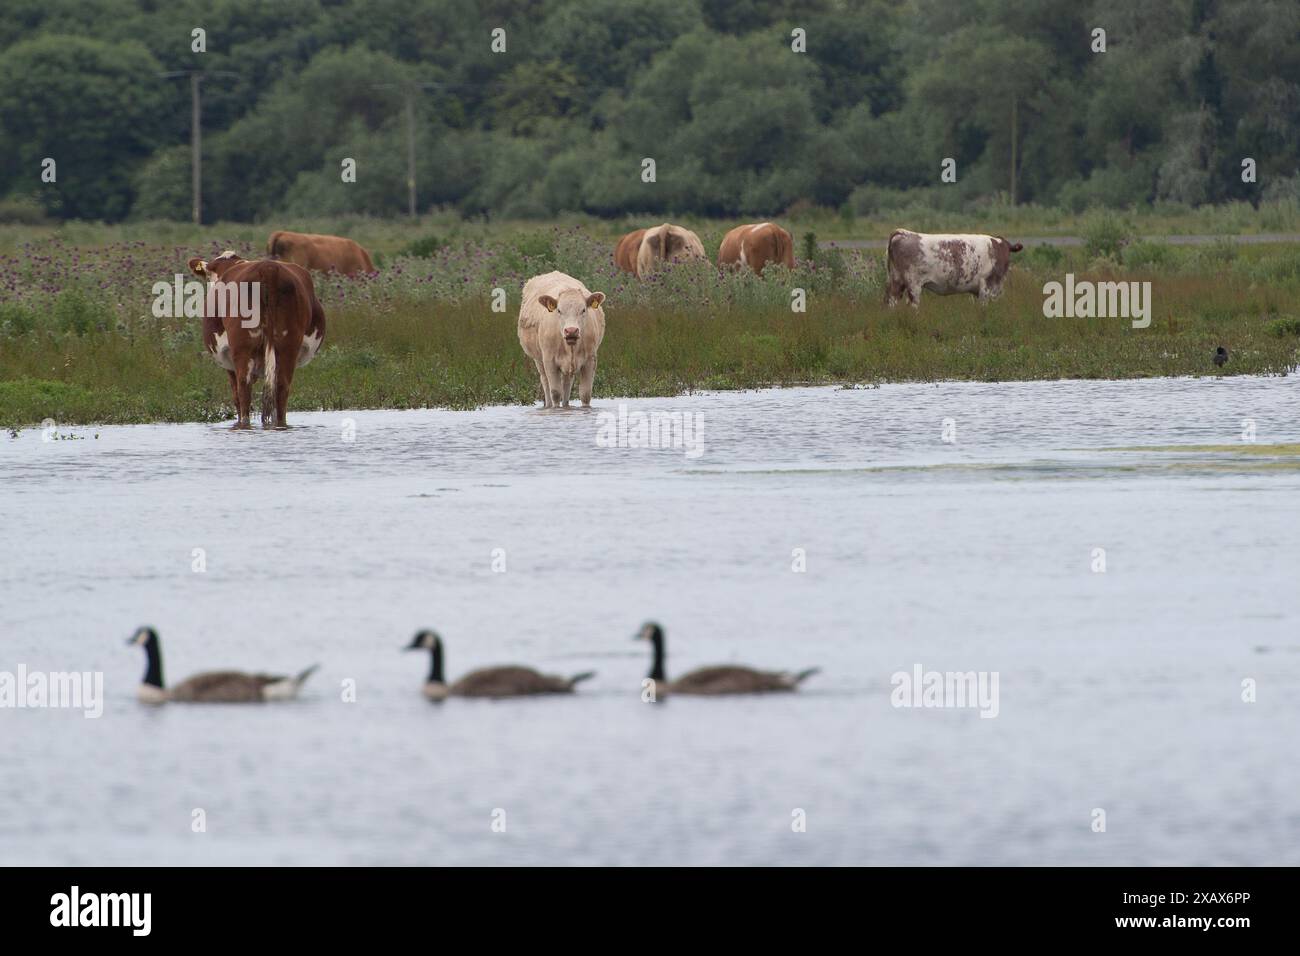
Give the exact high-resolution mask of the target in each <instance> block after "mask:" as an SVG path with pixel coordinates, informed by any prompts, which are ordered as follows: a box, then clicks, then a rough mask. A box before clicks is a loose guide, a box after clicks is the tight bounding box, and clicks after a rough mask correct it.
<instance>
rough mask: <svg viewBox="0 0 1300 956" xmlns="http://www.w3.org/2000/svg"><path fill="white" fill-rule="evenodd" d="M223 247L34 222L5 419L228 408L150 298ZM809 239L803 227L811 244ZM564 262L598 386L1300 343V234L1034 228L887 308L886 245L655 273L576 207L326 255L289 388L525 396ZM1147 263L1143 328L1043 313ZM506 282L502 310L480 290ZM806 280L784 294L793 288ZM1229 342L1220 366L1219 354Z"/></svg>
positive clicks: (1162, 357) (462, 402)
mask: <svg viewBox="0 0 1300 956" xmlns="http://www.w3.org/2000/svg"><path fill="white" fill-rule="evenodd" d="M226 247H233V248H236V249H241V250H242V251H245V252H249V253H252V252H254V251H255V249H256V246H255V244H254V242H253V241H252V240H250V239H247V238H241V236H239V235H217V236H215V237H214V236H213V235H211V234H209V235H208V237H207V238H206V239H205V241H204V242H203V243H193V244H188V243H187V244H182V243H176V244H166V245H163V244H159V243H156V242H155V243H146V242H143V241H140V240H130V241H123V242H119V243H110V244H107V245H102V246H96V247H81V246H77V245H73V244H71V243H68V242H66V241H63V240H60V239H54V240H36V241H29V242H28V243H27V244H26V245H25V246H20V247H19V248H18V249H17V250H16V251H14V252H10V253H2V254H0V295H2V296H3V298H0V424H3V425H7V426H20V425H27V424H33V423H37V422H40V421H42V420H43V419H46V418H51V419H54V420H55V421H57V422H59V423H66V424H72V423H86V422H139V421H215V420H222V419H225V418H227V417H230V414H231V412H230V407H229V393H228V390H227V385H226V377H225V373H224V372H222V371H221V370H220V369H218V368H217V367H216V366H215V365H214V364H212V362H211V360H210V359H208V358H207V357H206V356H204V355H203V353H202V350H201V348H200V343H199V336H198V322H197V320H194V319H184V318H156V317H155V316H154V315H153V314H152V311H151V306H152V303H153V294H152V285H153V283H155V282H158V281H164V282H166V281H170V280H171V277H172V276H173V275H174V274H175V273H176V272H178V271H180V270H182V269H183V268H184V262H185V259H186V258H187V257H188V256H189V255H192V254H211V253H213V252H215V251H219V250H220V249H222V248H226ZM801 251H802V248H801ZM552 268H559V269H562V270H564V271H566V272H569V273H571V274H573V275H577V276H580V277H582V278H583V279H584V281H586V282H587V284H588V285H589V286H590V287H591V288H596V289H600V290H602V291H604V292H605V293H606V294H607V295H608V297H609V300H608V302H607V306H606V311H607V315H608V329H607V333H606V339H605V343H604V345H603V346H602V348H601V353H600V369H599V372H598V375H597V380H596V394H597V397H598V398H600V397H602V396H614V395H628V396H638V395H672V394H678V393H680V392H683V391H689V390H696V389H727V388H749V387H756V386H760V385H770V384H778V385H779V384H793V383H807V382H820V383H834V382H844V383H874V382H880V381H903V380H911V381H931V380H938V379H969V380H981V381H993V380H1013V379H1038V378H1061V377H1070V378H1125V377H1138V376H1152V375H1187V374H1191V375H1197V374H1204V375H1215V374H1245V373H1254V374H1280V373H1284V372H1287V371H1289V370H1291V369H1293V368H1294V367H1295V365H1296V363H1297V351H1298V346H1300V249H1297V248H1295V247H1293V246H1285V245H1272V246H1270V245H1259V246H1250V247H1242V246H1232V245H1228V244H1221V245H1220V244H1216V245H1211V246H1203V247H1178V246H1165V245H1160V244H1155V243H1150V242H1140V241H1139V242H1130V243H1127V244H1123V245H1120V244H1113V245H1112V246H1107V244H1106V243H1104V242H1103V243H1102V244H1101V245H1100V246H1096V247H1093V248H1089V249H1084V248H1077V249H1067V250H1062V249H1058V248H1051V247H1038V248H1034V249H1032V250H1027V251H1026V252H1025V253H1022V254H1021V255H1019V256H1017V258H1016V265H1015V267H1014V268H1013V270H1012V274H1011V280H1010V282H1009V283H1008V286H1007V291H1006V293H1005V295H1004V296H1003V298H1002V299H1001V300H999V301H997V302H994V303H992V304H991V305H989V306H988V307H986V308H981V307H980V306H978V305H977V303H975V301H974V300H973V299H971V298H970V297H968V296H960V297H958V296H953V297H948V298H941V297H937V296H930V295H927V296H926V297H925V300H924V302H923V305H922V308H921V310H920V311H919V313H918V312H913V311H912V310H911V309H908V308H905V307H904V308H899V309H896V310H889V309H886V308H885V307H884V306H883V305H882V303H881V298H882V281H883V259H882V256H881V254H880V253H878V252H865V253H858V252H846V251H834V250H823V251H820V252H818V253H816V258H814V259H806V258H801V259H800V261H799V262H798V264H797V267H796V269H795V270H793V272H789V271H786V270H784V269H777V268H774V269H771V270H769V274H768V275H767V276H766V277H765V278H764V279H758V278H757V277H755V276H752V275H748V274H743V273H741V274H729V275H722V276H720V275H719V274H718V272H717V270H716V269H714V268H712V267H711V266H708V265H706V264H697V265H692V266H684V267H679V268H677V269H674V270H672V271H671V272H669V273H667V274H665V275H663V276H660V277H657V278H656V279H654V280H653V281H650V282H640V281H638V280H635V279H633V278H631V277H629V276H626V275H623V274H621V273H617V272H615V271H614V269H613V267H612V264H611V263H610V261H609V249H608V244H607V243H606V242H605V240H604V239H603V238H602V237H599V236H593V235H591V234H589V233H587V232H586V231H585V230H580V229H576V228H562V229H543V230H536V229H534V230H531V231H529V230H520V231H517V232H510V233H503V234H501V235H498V236H496V237H494V238H493V239H492V240H490V241H487V242H480V241H475V240H462V241H459V242H455V243H448V244H445V245H442V246H440V247H438V248H437V249H435V250H433V254H432V255H430V256H393V257H391V258H390V260H389V262H388V263H387V265H386V267H385V269H384V271H383V272H382V273H380V275H378V276H377V277H372V278H366V279H356V280H348V279H343V278H332V277H322V278H321V279H320V280H319V281H318V284H317V285H318V292H319V294H320V296H321V299H322V301H323V303H324V305H325V308H326V312H327V314H328V316H329V328H328V332H327V336H326V344H325V348H324V349H323V350H322V352H321V354H320V355H319V356H318V358H317V359H316V361H315V362H313V363H312V364H311V365H310V366H308V367H307V368H305V369H303V370H301V371H300V372H299V373H298V375H297V377H296V380H295V383H294V392H293V397H292V399H291V411H292V410H299V411H301V410H306V409H317V408H324V409H339V408H367V407H394V408H408V407H419V406H426V405H433V406H445V407H451V408H472V407H476V406H479V405H483V404H492V403H527V402H529V401H531V399H532V398H533V396H534V393H535V387H536V382H535V377H534V372H533V370H532V365H531V363H530V362H528V361H527V360H526V359H525V358H524V356H523V354H522V352H521V351H520V348H519V344H518V341H517V338H516V334H515V320H516V316H517V313H518V307H519V298H518V296H519V289H520V287H521V286H522V283H523V281H524V279H526V278H527V277H528V276H531V275H534V274H537V273H539V272H544V271H547V270H549V269H552ZM1067 271H1068V272H1073V273H1074V274H1075V276H1076V278H1080V279H1083V278H1089V279H1095V280H1106V279H1125V280H1149V281H1150V282H1151V283H1152V299H1153V303H1154V306H1153V311H1152V322H1151V326H1150V328H1147V329H1133V328H1131V326H1130V323H1129V322H1128V321H1127V320H1124V319H1047V318H1044V317H1043V315H1042V303H1043V292H1042V287H1043V283H1044V282H1046V281H1049V280H1059V279H1060V278H1061V277H1062V276H1063V275H1064V274H1065V273H1066V272H1067ZM496 288H500V289H504V290H505V292H506V295H507V308H506V311H505V312H504V313H502V312H495V311H493V310H492V308H491V303H492V298H493V297H492V290H493V289H496ZM794 288H801V289H804V290H806V293H807V311H806V312H804V313H796V312H792V311H791V308H790V293H791V290H792V289H794ZM1220 344H1223V345H1226V346H1227V347H1228V348H1229V349H1230V350H1231V353H1232V358H1231V360H1230V361H1229V363H1228V365H1227V366H1226V367H1225V369H1224V370H1223V371H1222V372H1220V371H1218V370H1217V369H1215V367H1214V366H1213V365H1212V364H1211V362H1210V356H1211V355H1212V353H1213V351H1214V349H1215V347H1216V346H1217V345H1220Z"/></svg>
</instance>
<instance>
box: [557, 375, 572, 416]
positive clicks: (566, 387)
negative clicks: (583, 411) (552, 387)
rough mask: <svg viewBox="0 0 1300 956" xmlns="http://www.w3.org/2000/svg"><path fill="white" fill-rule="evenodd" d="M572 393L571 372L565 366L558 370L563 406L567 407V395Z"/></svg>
mask: <svg viewBox="0 0 1300 956" xmlns="http://www.w3.org/2000/svg"><path fill="white" fill-rule="evenodd" d="M572 394H573V373H572V372H570V371H569V370H568V369H567V368H566V369H564V370H563V371H561V372H560V397H561V398H562V399H563V401H564V407H565V408H568V407H569V396H571V395H572Z"/></svg>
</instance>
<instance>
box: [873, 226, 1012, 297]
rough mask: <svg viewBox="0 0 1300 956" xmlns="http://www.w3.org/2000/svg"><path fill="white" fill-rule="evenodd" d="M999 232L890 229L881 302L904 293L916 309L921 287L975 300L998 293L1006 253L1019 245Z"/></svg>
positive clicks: (1008, 255)
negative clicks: (949, 232) (960, 293)
mask: <svg viewBox="0 0 1300 956" xmlns="http://www.w3.org/2000/svg"><path fill="white" fill-rule="evenodd" d="M1023 248H1024V246H1022V245H1021V244H1020V243H1018V242H1017V243H1014V244H1013V243H1010V242H1007V240H1005V239H1003V238H1002V237H1001V236H983V235H973V234H972V235H965V234H962V235H954V234H947V233H923V232H910V231H909V230H907V229H895V230H894V232H893V234H892V235H891V236H890V237H889V252H888V254H887V256H886V264H887V266H888V269H889V285H888V288H887V289H886V291H885V300H886V302H888V303H889V304H890V305H897V304H898V301H899V299H900V298H901V297H902V296H903V295H904V294H906V295H907V298H908V301H909V302H911V303H912V306H913V307H914V308H920V305H921V290H922V289H928V290H929V291H930V292H935V293H938V294H939V295H954V294H956V293H959V292H969V293H970V294H971V295H973V296H977V297H978V298H979V300H980V301H981V302H987V301H988V300H989V299H996V298H997V297H998V296H1000V295H1001V294H1002V283H1003V281H1004V280H1005V279H1006V277H1007V270H1008V269H1010V268H1011V253H1013V252H1019V251H1020V250H1021V249H1023Z"/></svg>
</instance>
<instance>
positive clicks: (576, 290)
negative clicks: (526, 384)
mask: <svg viewBox="0 0 1300 956" xmlns="http://www.w3.org/2000/svg"><path fill="white" fill-rule="evenodd" d="M604 301H605V293H603V292H592V291H590V290H589V289H588V288H587V287H586V286H585V285H583V284H582V283H581V282H579V281H578V280H577V279H575V278H573V276H569V275H565V274H564V273H563V272H548V273H546V275H540V276H533V277H532V278H531V279H529V280H528V282H527V283H525V285H524V297H523V302H522V303H521V304H520V306H519V344H520V345H522V346H523V348H524V352H525V353H526V354H527V355H528V357H529V358H530V359H532V360H533V364H534V365H535V366H536V367H537V376H538V378H539V380H540V381H541V385H542V402H543V404H545V406H546V407H547V408H554V407H556V406H557V405H563V406H564V407H565V408H568V407H569V395H570V393H571V392H572V391H573V380H574V379H575V378H577V379H578V394H579V395H580V396H581V397H582V404H583V405H590V404H591V387H592V383H593V382H595V380H596V352H597V351H598V350H599V349H600V343H601V340H602V339H603V338H604V337H605V310H604V309H602V308H601V305H602V303H604Z"/></svg>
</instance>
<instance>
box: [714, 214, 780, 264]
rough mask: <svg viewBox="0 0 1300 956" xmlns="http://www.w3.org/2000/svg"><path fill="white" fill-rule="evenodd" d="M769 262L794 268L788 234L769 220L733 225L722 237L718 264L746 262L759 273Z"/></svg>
mask: <svg viewBox="0 0 1300 956" xmlns="http://www.w3.org/2000/svg"><path fill="white" fill-rule="evenodd" d="M769 262H779V263H780V264H781V265H783V266H785V267H786V268H787V269H793V268H794V240H793V239H791V238H790V233H788V232H786V231H785V230H784V229H782V228H781V227H780V226H778V225H776V224H775V223H771V222H759V223H750V224H749V225H745V226H737V227H736V228H735V229H733V230H731V231H730V232H729V233H727V234H726V235H725V236H723V237H722V245H721V246H720V247H719V248H718V265H719V266H729V265H741V264H743V265H746V266H749V268H751V269H753V270H754V271H755V272H756V273H758V274H759V275H760V276H761V275H762V274H763V267H764V266H766V265H767V264H768V263H769Z"/></svg>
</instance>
